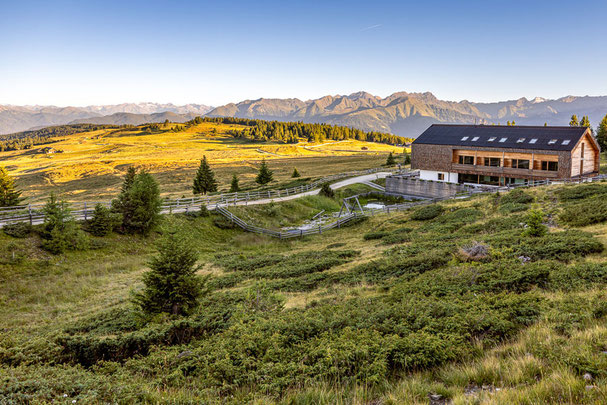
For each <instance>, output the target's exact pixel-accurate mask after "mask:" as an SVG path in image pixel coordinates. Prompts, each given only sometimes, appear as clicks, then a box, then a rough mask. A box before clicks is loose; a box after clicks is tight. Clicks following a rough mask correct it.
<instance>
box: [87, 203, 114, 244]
mask: <svg viewBox="0 0 607 405" xmlns="http://www.w3.org/2000/svg"><path fill="white" fill-rule="evenodd" d="M119 223H120V220H119V219H118V218H116V214H113V213H112V212H111V211H110V210H109V209H108V208H106V207H104V206H103V205H102V204H97V205H96V206H95V211H94V212H93V218H92V219H91V220H90V221H89V224H88V231H89V232H90V233H91V234H93V235H95V236H106V235H108V234H109V233H110V232H112V230H114V227H116V226H117V225H118V224H119Z"/></svg>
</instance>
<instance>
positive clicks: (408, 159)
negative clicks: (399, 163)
mask: <svg viewBox="0 0 607 405" xmlns="http://www.w3.org/2000/svg"><path fill="white" fill-rule="evenodd" d="M403 153H404V155H405V156H404V159H403V163H404V164H405V165H410V164H411V155H410V154H409V152H407V149H405V151H404V152H403Z"/></svg>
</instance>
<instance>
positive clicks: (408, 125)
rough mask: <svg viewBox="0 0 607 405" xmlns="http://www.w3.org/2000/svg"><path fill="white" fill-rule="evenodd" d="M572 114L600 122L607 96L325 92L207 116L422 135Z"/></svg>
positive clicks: (554, 120)
mask: <svg viewBox="0 0 607 405" xmlns="http://www.w3.org/2000/svg"><path fill="white" fill-rule="evenodd" d="M573 114H576V115H578V117H579V118H581V116H582V115H588V116H589V118H590V121H591V123H592V124H593V125H595V126H596V124H598V121H599V120H601V119H602V118H603V117H604V116H605V115H606V114H607V96H600V97H590V96H585V97H575V96H568V97H562V98H559V99H556V100H547V99H543V98H540V97H536V98H535V99H532V100H528V99H526V98H520V99H518V100H510V101H501V102H495V103H475V102H470V101H467V100H464V101H459V102H455V101H444V100H439V99H438V98H436V97H435V96H434V95H433V94H432V93H428V92H427V93H406V92H398V93H394V94H392V95H390V96H388V97H386V98H381V97H378V96H374V95H372V94H369V93H366V92H358V93H353V94H350V95H347V96H325V97H321V98H319V99H316V100H308V101H301V100H299V99H296V98H290V99H263V98H262V99H258V100H246V101H242V102H240V103H237V104H227V105H224V106H221V107H217V108H215V109H213V110H211V111H210V112H208V113H207V116H234V117H240V118H259V119H265V120H280V121H303V122H323V123H328V124H335V125H345V126H351V127H356V128H360V129H362V130H366V131H382V132H390V133H393V134H396V135H401V136H406V137H410V138H415V137H417V136H418V135H419V134H420V133H422V132H423V131H424V130H425V129H426V128H427V127H428V126H430V125H431V124H434V123H466V124H473V123H478V124H493V123H495V124H506V123H507V121H515V122H516V124H519V125H543V124H544V123H547V124H548V125H568V124H569V121H570V119H571V116H572V115H573Z"/></svg>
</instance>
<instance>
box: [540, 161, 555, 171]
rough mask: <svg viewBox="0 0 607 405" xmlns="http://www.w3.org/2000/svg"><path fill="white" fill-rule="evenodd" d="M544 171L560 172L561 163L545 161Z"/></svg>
mask: <svg viewBox="0 0 607 405" xmlns="http://www.w3.org/2000/svg"><path fill="white" fill-rule="evenodd" d="M542 170H548V171H551V172H558V171H559V162H546V161H545V160H543V161H542Z"/></svg>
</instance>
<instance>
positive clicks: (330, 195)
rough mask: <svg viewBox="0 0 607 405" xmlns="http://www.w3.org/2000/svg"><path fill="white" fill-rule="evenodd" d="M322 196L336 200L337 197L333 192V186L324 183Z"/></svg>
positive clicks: (321, 190) (321, 188)
mask: <svg viewBox="0 0 607 405" xmlns="http://www.w3.org/2000/svg"><path fill="white" fill-rule="evenodd" d="M319 194H320V195H322V196H324V197H328V198H334V197H335V192H334V191H333V189H332V188H331V186H330V185H329V183H323V185H322V187H320V192H319Z"/></svg>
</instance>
